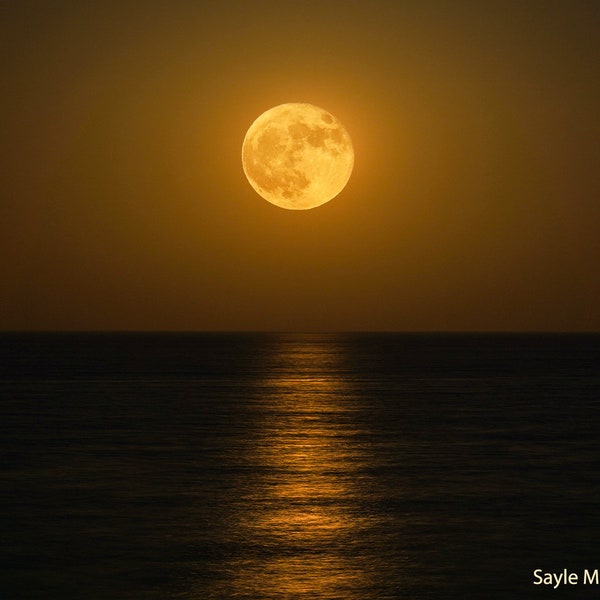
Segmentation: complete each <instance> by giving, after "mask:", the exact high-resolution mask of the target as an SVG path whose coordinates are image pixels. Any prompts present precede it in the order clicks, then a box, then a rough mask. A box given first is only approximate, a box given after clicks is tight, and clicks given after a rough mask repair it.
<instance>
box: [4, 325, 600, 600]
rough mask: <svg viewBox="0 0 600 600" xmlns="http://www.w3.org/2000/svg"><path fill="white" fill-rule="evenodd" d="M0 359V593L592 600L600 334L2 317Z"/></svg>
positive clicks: (598, 542) (598, 519)
mask: <svg viewBox="0 0 600 600" xmlns="http://www.w3.org/2000/svg"><path fill="white" fill-rule="evenodd" d="M0 361H1V362H0V394H1V402H0V433H1V440H2V442H1V450H2V455H1V461H2V473H1V475H2V479H1V484H0V485H1V488H0V492H1V493H0V509H1V514H0V516H1V518H2V522H3V525H2V531H1V537H0V598H3V599H11V598H27V599H29V598H81V599H87V598H106V599H121V598H123V599H127V598H151V599H152V598H161V599H168V598H182V599H190V600H191V599H198V600H204V599H230V598H231V599H248V600H250V599H253V600H254V599H280V598H281V599H283V598H285V599H294V598H303V599H304V598H306V599H318V598H323V599H333V598H335V599H346V600H370V599H373V600H377V599H384V598H385V599H395V598H407V599H420V598H436V599H437V598H509V599H510V598H537V597H547V598H556V597H564V596H565V595H567V594H568V596H569V597H589V598H592V597H598V595H599V594H600V585H595V584H593V583H589V582H588V583H587V584H586V583H584V581H583V577H584V571H585V569H588V570H589V571H590V572H591V574H593V571H594V570H595V569H600V452H599V449H600V448H599V447H600V443H599V442H598V438H599V434H600V428H599V425H600V336H597V335H596V336H578V335H397V334H385V335H382V334H345V335H339V334H319V335H316V334H315V335H292V334H272V335H270V334H183V335H182V334H146V335H140V334H135V335H133V334H121V335H114V334H87V335H82V334H79V335H72V334H62V335H57V334H53V335H52V334H3V335H1V336H0ZM535 569H541V570H542V573H546V572H562V571H563V569H568V570H569V571H570V572H574V573H576V574H577V575H578V584H577V585H567V586H561V587H560V588H559V589H558V590H554V589H552V587H551V586H547V585H543V584H542V585H534V581H535V580H536V579H535V577H534V570H535ZM565 588H567V589H566V591H565ZM561 590H562V591H561Z"/></svg>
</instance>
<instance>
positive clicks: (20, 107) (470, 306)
mask: <svg viewBox="0 0 600 600" xmlns="http://www.w3.org/2000/svg"><path fill="white" fill-rule="evenodd" d="M0 23H1V25H0V65H1V67H0V69H1V71H0V73H1V76H2V94H1V99H0V109H1V114H2V129H1V135H0V153H1V155H0V177H1V182H2V198H1V205H0V228H1V229H0V244H1V245H0V328H2V329H60V330H65V329H85V330H89V329H109V330H117V329H134V330H138V329H151V330H154V329H160V330H163V329H177V330H238V329H251V330H263V329H265V330H298V331H301V330H400V331H402V330H406V331H411V330H427V331H431V330H596V331H597V330H600V233H599V230H600V76H599V75H600V68H599V65H600V36H599V35H598V32H599V31H600V3H598V2H597V1H596V0H588V1H583V0H562V1H551V0H547V1H541V0H540V1H526V0H521V1H518V2H516V1H507V0H502V1H497V2H493V1H489V0H488V1H485V2H484V1H482V0H477V1H473V2H465V1H457V2H446V1H442V0H440V1H439V2H435V1H427V0H414V1H402V0H393V1H392V0H390V1H377V0H371V1H369V2H367V1H364V2H352V1H350V0H345V1H325V0H323V1H318V2H317V1H314V2H313V1H303V2H297V1H296V2H286V1H285V0H280V1H278V2H260V1H255V2H241V1H240V2H228V1H226V0H222V1H219V2H216V1H215V2H210V1H206V0H204V1H197V0H196V1H189V2H181V1H177V0H171V1H168V2H167V1H152V0H146V1H144V2H140V1H138V0H136V1H135V2H133V1H131V0H120V1H119V2H106V1H103V2H94V1H89V2H79V1H72V2H61V1H53V2H43V1H42V2H40V1H39V0H38V1H36V2H32V1H28V0H4V1H2V2H1V3H0ZM282 102H309V103H312V104H316V105H318V106H322V107H323V108H325V109H326V110H328V111H330V112H331V113H333V114H334V115H335V116H337V117H338V118H339V119H340V120H341V121H342V123H344V125H345V126H346V128H347V130H348V131H349V133H350V135H351V136H352V139H353V143H354V147H355V153H356V159H355V168H354V173H353V175H352V177H351V179H350V182H349V184H348V186H347V188H346V189H345V190H344V191H343V192H342V193H341V194H340V195H339V196H338V197H337V198H335V199H334V200H332V201H331V202H329V203H328V204H326V205H324V206H322V207H320V208H317V209H313V210H310V211H286V210H283V209H280V208H277V207H275V206H273V205H272V204H270V203H268V202H266V201H265V200H263V199H261V198H260V197H259V196H258V195H257V194H256V193H255V192H254V191H253V189H252V188H251V187H250V186H249V184H248V183H247V181H246V179H245V176H244V173H243V170H242V167H241V161H240V153H241V144H242V140H243V138H244V134H245V132H246V130H247V128H248V127H249V125H250V124H251V123H252V121H253V120H254V119H255V118H256V117H257V116H258V115H259V114H260V113H262V112H263V111H264V110H266V109H268V108H270V107H271V106H274V105H276V104H280V103H282Z"/></svg>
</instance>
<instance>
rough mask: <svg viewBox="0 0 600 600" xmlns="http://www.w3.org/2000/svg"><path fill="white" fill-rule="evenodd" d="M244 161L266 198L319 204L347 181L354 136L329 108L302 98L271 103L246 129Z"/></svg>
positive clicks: (290, 204)
mask: <svg viewBox="0 0 600 600" xmlns="http://www.w3.org/2000/svg"><path fill="white" fill-rule="evenodd" d="M242 166H243V167H244V173H245V174H246V177H247V178H248V181H249V182H250V185H251V186H252V187H253V188H254V189H255V190H256V192H257V193H258V194H259V195H261V196H262V197H263V198H264V199H265V200H268V201H269V202H271V203H272V204H275V205H276V206H280V207H281V208H287V209H291V210H306V209H309V208H315V207H317V206H321V205H322V204H325V203H326V202H329V200H331V199H332V198H334V197H335V196H337V195H338V194H339V193H340V192H341V191H342V190H343V189H344V187H345V186H346V184H347V183H348V179H350V174H351V173H352V167H353V166H354V150H353V148H352V140H351V139H350V136H349V135H348V132H347V131H346V130H345V129H344V126H343V125H342V124H341V123H340V122H339V121H338V120H337V119H336V118H335V117H334V116H333V115H332V114H331V113H329V112H327V111H326V110H323V109H322V108H319V107H318V106H313V105H312V104H305V103H301V102H290V103H287V104H280V105H279V106H275V107H273V108H271V109H269V110H267V111H266V112H264V113H263V114H262V115H260V116H259V117H258V118H257V119H256V121H254V123H252V125H250V128H249V129H248V132H247V133H246V137H245V138H244V143H243V145H242Z"/></svg>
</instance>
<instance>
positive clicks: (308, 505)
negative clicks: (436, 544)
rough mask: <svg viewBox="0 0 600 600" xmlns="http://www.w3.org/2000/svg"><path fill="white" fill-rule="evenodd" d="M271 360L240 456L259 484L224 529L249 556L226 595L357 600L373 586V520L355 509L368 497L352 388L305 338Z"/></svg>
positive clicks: (335, 360)
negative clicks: (250, 436) (257, 415)
mask: <svg viewBox="0 0 600 600" xmlns="http://www.w3.org/2000/svg"><path fill="white" fill-rule="evenodd" d="M269 360H270V361H271V365H270V369H269V372H270V373H271V376H270V377H269V378H268V379H266V380H264V381H261V382H259V383H258V384H257V388H258V389H259V390H261V392H260V399H259V402H260V403H261V404H262V407H261V413H262V414H263V415H264V420H263V422H262V423H260V424H259V426H258V427H257V438H256V440H255V443H254V444H252V445H251V446H250V447H249V449H248V451H249V456H248V457H246V461H247V463H248V465H249V468H250V469H251V470H252V471H255V470H257V469H258V471H259V472H260V475H259V476H257V477H255V478H254V479H253V481H252V482H251V485H250V486H249V487H248V489H247V490H245V491H244V492H243V497H242V498H241V499H240V502H239V504H238V506H239V511H238V512H237V513H235V514H234V515H232V517H231V523H230V527H231V529H232V535H235V536H236V538H237V539H238V540H242V541H243V543H245V544H246V547H247V548H248V550H247V552H245V553H244V554H243V555H241V556H239V558H238V559H237V560H236V561H235V563H234V564H232V568H231V578H230V580H229V582H228V583H227V592H228V593H229V594H230V597H247V598H260V597H265V598H280V597H281V598H296V597H300V596H301V597H306V598H341V597H343V598H346V599H353V598H356V599H357V600H358V598H361V600H364V598H362V597H361V594H360V590H363V593H364V590H368V589H373V587H374V586H375V587H377V584H376V582H373V581H371V580H370V572H372V569H369V560H368V557H365V558H367V560H361V551H360V548H361V544H364V543H365V540H368V539H369V529H370V528H371V527H372V526H373V525H376V524H375V523H373V519H377V518H379V517H376V516H375V515H374V513H373V512H369V510H368V509H365V505H368V502H366V503H365V505H362V504H361V499H364V498H365V496H367V497H368V492H367V494H365V491H366V490H369V489H371V490H372V489H373V488H372V485H371V483H372V482H371V478H370V477H369V476H368V475H367V471H366V469H365V467H366V466H367V464H368V462H369V449H368V448H367V447H365V445H364V444H363V443H361V441H360V433H361V432H360V431H358V430H357V426H356V424H355V418H354V416H353V412H354V411H356V410H359V409H358V408H357V405H356V403H352V402H348V401H347V399H348V398H349V397H351V396H352V395H353V390H352V385H351V383H350V382H348V381H347V380H345V379H344V378H343V376H341V373H342V372H343V370H344V369H343V364H341V363H340V360H341V359H340V357H339V356H337V355H336V354H335V353H331V352H328V353H327V354H323V352H322V347H320V348H319V347H318V346H312V345H311V344H310V341H308V340H307V338H306V337H302V338H298V340H297V341H296V342H294V341H292V342H291V343H290V339H289V337H288V338H286V339H285V340H284V341H283V342H282V345H279V344H276V345H274V347H273V348H272V352H271V354H270V357H269ZM380 525H381V524H379V526H380ZM367 546H368V544H367ZM350 548H352V549H353V550H352V551H348V550H349V549H350ZM371 562H372V561H371ZM378 567H379V568H381V565H378Z"/></svg>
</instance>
